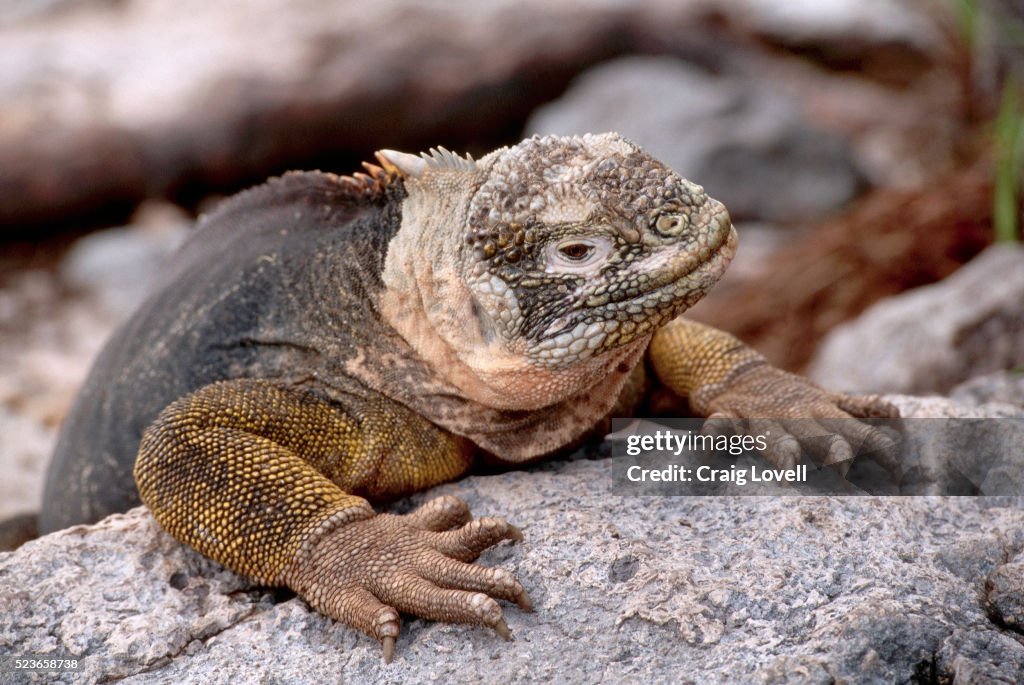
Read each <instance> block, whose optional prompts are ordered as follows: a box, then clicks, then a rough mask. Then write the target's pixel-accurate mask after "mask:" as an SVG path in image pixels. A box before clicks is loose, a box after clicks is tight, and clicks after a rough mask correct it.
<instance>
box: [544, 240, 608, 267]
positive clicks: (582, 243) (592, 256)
mask: <svg viewBox="0 0 1024 685" xmlns="http://www.w3.org/2000/svg"><path fill="white" fill-rule="evenodd" d="M611 250H612V244H611V241H609V240H608V239H607V238H605V237H601V236H597V237H587V238H581V237H578V236H573V237H570V238H565V239H563V240H560V241H558V242H557V243H552V244H550V245H548V248H547V267H546V268H545V271H549V272H559V271H570V272H572V271H591V270H593V268H594V267H595V266H600V265H601V264H602V263H603V262H604V259H605V258H606V257H607V256H608V255H609V254H610V253H611Z"/></svg>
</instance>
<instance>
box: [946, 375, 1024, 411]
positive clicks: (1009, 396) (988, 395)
mask: <svg viewBox="0 0 1024 685" xmlns="http://www.w3.org/2000/svg"><path fill="white" fill-rule="evenodd" d="M949 396H950V399H953V400H956V401H957V402H962V403H964V404H983V403H991V402H998V403H1000V404H1012V405H1013V406H1015V407H1024V369H1015V370H1010V371H999V372H997V373H990V374H986V375H984V376H978V377H977V378H972V379H970V380H969V381H965V382H963V383H961V384H960V385H958V386H956V387H955V388H953V391H952V392H951V393H950V395H949Z"/></svg>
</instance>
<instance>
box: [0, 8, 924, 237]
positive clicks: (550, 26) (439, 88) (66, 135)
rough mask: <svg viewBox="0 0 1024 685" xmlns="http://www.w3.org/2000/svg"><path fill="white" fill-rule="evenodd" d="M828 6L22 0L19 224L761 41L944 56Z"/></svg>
mask: <svg viewBox="0 0 1024 685" xmlns="http://www.w3.org/2000/svg"><path fill="white" fill-rule="evenodd" d="M815 4H816V3H809V2H806V1H805V0H804V1H801V2H795V3H794V2H793V1H792V0H791V1H790V2H778V1H777V0H728V1H723V0H683V1H680V0H657V1H655V0H622V1H619V2H611V3H610V2H607V0H572V1H571V2H561V3H551V2H548V1H547V0H488V1H487V2H472V3H458V2H436V1H434V0H392V1H390V2H387V3H382V4H379V5H371V6H366V5H364V4H360V3H344V2H342V3H339V2H319V3H318V2H294V1H293V0H220V1H219V2H195V1H191V2H186V3H181V2H179V3H168V2H165V1H164V0H103V1H100V0H89V1H88V2H86V1H84V0H13V2H12V1H11V0H7V1H6V2H4V3H0V102H2V103H3V108H2V110H0V124H2V125H0V187H2V188H3V189H4V202H2V203H0V227H2V226H5V225H8V226H9V225H22V224H25V223H27V222H30V221H31V222H39V223H43V222H49V221H52V220H55V219H62V220H66V219H67V217H68V215H69V214H73V213H77V212H84V211H97V210H99V209H102V208H104V207H109V206H110V205H114V206H122V207H123V206H124V204H126V203H134V202H138V201H139V200H141V199H143V198H145V197H154V196H170V195H173V194H175V193H178V192H180V191H181V190H182V189H189V188H196V187H198V188H209V187H210V186H211V185H212V186H215V187H216V188H217V189H220V190H224V189H227V188H230V187H237V185H239V184H241V183H244V182H247V181H251V180H252V179H254V178H260V177H262V176H266V175H268V174H269V173H273V172H275V171H279V170H281V169H283V168H288V167H295V166H308V165H310V164H325V163H330V162H331V160H338V159H341V160H345V164H346V165H347V164H348V163H349V160H350V159H351V157H353V156H356V155H360V156H361V155H365V154H367V153H368V152H369V150H372V149H373V147H374V146H376V147H399V148H401V147H421V146H423V147H426V146H430V145H437V144H444V145H448V146H449V147H453V146H457V145H466V144H480V143H483V142H486V145H487V146H489V145H490V143H493V142H497V139H499V138H506V137H507V136H508V131H510V130H512V129H513V128H514V127H518V126H520V125H521V122H522V121H524V120H525V118H526V116H527V115H528V113H529V112H530V110H531V109H532V108H533V107H535V106H536V105H539V104H541V103H543V102H544V101H546V100H549V99H551V98H552V97H554V96H555V95H557V93H559V92H561V91H562V90H564V88H565V85H566V84H567V83H568V81H569V80H570V79H571V78H572V76H573V75H575V74H577V73H579V71H580V70H581V69H583V68H585V67H587V66H590V65H593V64H595V63H596V62H598V61H601V60H604V59H608V58H610V57H612V56H615V55H619V54H623V53H629V52H652V51H657V52H668V53H676V54H693V53H702V54H705V55H708V56H709V58H710V59H711V60H712V61H714V60H719V59H720V56H721V55H722V54H724V53H727V52H729V51H730V50H736V49H737V47H738V48H739V49H744V48H746V49H749V46H750V43H751V41H750V40H749V36H750V34H754V35H755V36H759V37H767V38H769V40H770V41H771V42H772V43H773V44H775V45H778V44H782V45H791V46H794V47H796V48H798V49H799V50H800V51H801V52H804V53H810V54H816V55H835V56H837V58H838V60H839V61H840V62H841V63H843V64H847V65H848V64H857V63H861V64H878V63H882V65H883V67H884V66H889V67H891V69H890V71H899V70H903V69H905V65H907V64H914V63H917V64H925V65H927V64H929V63H930V62H931V58H930V56H929V55H930V53H933V52H934V50H935V47H936V45H943V43H942V41H941V40H938V39H937V38H936V33H937V32H936V31H935V30H934V29H931V30H929V21H928V19H927V18H926V17H924V16H922V14H921V13H920V12H917V11H914V10H913V9H907V8H906V7H905V6H901V4H900V3H895V2H892V0H870V1H865V2H852V1H851V0H830V1H829V2H828V3H826V5H827V6H826V8H825V9H826V11H824V12H823V11H821V9H819V8H817V7H815ZM721 17H725V20H724V21H721V20H718V21H716V19H719V18H721ZM788 27H792V28H791V29H790V28H788ZM892 46H896V47H898V48H901V50H900V51H898V52H897V53H896V54H898V57H899V58H898V59H895V60H894V59H892V58H891V56H892V55H893V54H894V51H893V50H891V49H888V48H890V47H892ZM879 48H885V49H882V50H880V49H879ZM908 52H909V56H910V58H911V59H907V58H906V54H907V53H908ZM764 54H765V55H766V57H767V55H768V54H769V52H768V51H765V52H764ZM125 55H131V56H132V58H131V59H125V58H124V56H125ZM883 70H884V69H883ZM297 131H300V132H301V135H296V132H297ZM487 141H489V142H487ZM368 148H369V149H368ZM477 151H479V150H477ZM325 160H326V161H325Z"/></svg>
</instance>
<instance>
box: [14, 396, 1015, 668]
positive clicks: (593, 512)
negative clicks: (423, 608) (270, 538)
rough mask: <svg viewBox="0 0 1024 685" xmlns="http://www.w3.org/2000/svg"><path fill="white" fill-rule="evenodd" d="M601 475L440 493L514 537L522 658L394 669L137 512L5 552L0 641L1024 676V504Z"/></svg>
mask: <svg viewBox="0 0 1024 685" xmlns="http://www.w3.org/2000/svg"><path fill="white" fill-rule="evenodd" d="M893 399H894V401H897V402H900V403H903V407H904V410H905V411H907V410H909V409H910V404H909V403H908V402H909V401H908V402H904V401H903V400H902V399H901V398H893ZM930 402H931V403H932V404H931V406H932V407H933V408H934V409H935V410H937V411H945V412H946V413H947V414H952V413H955V411H954V409H953V408H951V407H949V406H946V407H945V408H944V409H943V406H942V404H941V403H940V402H939V401H938V400H932V401H930ZM946 405H949V403H948V402H947V403H946ZM609 474H610V464H609V460H590V459H576V460H569V461H558V462H552V463H547V464H543V465H538V466H536V467H534V468H531V469H528V470H525V471H518V472H511V473H506V474H500V475H493V476H477V477H472V478H467V479H465V480H463V481H461V482H459V483H454V484H449V485H446V486H442V487H440V488H437V489H435V490H433V491H432V492H431V493H429V495H430V496H435V495H438V494H442V493H451V494H455V495H457V496H460V497H463V498H465V499H466V500H467V501H468V502H469V504H470V506H471V507H472V508H473V511H474V512H475V513H476V514H477V515H503V516H506V517H508V518H509V519H510V520H512V521H514V522H515V523H517V524H518V525H520V526H521V527H522V528H523V531H524V533H525V536H526V540H525V541H524V542H523V543H517V544H508V543H504V544H502V545H500V546H498V547H497V548H494V549H492V550H489V551H488V552H486V553H485V554H484V555H483V557H482V562H483V563H485V564H487V565H498V564H500V565H502V566H504V567H506V568H509V569H510V570H512V571H514V572H515V573H516V574H518V576H519V578H520V579H521V580H522V582H523V583H524V585H525V586H526V588H527V589H528V591H529V592H530V594H531V596H532V597H533V599H534V602H535V604H536V608H537V611H536V613H533V614H524V613H522V612H520V611H519V610H518V609H516V608H514V607H507V608H506V616H507V619H508V622H509V625H510V626H511V628H512V630H513V632H514V634H515V641H514V642H510V643H506V642H503V641H502V640H501V639H500V638H498V637H497V636H496V635H494V634H493V633H491V632H489V631H486V630H483V629H480V628H475V627H467V626H453V625H444V624H439V623H432V622H428V621H423V620H418V619H416V620H413V619H409V618H407V619H406V623H405V625H404V627H403V633H402V636H401V638H400V640H399V642H398V654H397V656H396V659H395V662H394V663H393V664H391V665H389V666H386V665H384V664H383V663H382V661H381V659H380V647H379V645H377V644H376V643H375V642H374V641H372V640H371V639H369V638H367V637H365V636H363V635H361V634H358V633H356V632H355V631H353V630H350V629H348V628H345V627H343V626H341V625H338V624H336V623H334V622H333V621H330V620H328V619H326V618H323V617H321V616H319V615H317V614H315V613H313V612H311V611H310V610H309V608H308V607H307V606H306V604H305V603H304V602H303V601H302V600H300V599H297V598H294V597H290V596H289V595H288V594H287V593H282V592H271V591H267V590H264V589H260V588H252V587H251V586H250V585H249V584H247V583H246V582H245V581H244V580H243V579H241V578H240V577H238V576H236V575H235V574H233V573H231V572H229V571H226V570H224V569H223V568H222V567H220V566H219V565H218V564H215V563H213V562H211V561H208V560H206V559H204V558H202V557H201V556H200V555H198V554H197V553H195V552H193V551H191V550H189V549H187V548H185V547H184V546H182V545H180V544H178V543H176V542H175V541H174V540H173V539H171V538H170V537H169V536H168V535H167V534H165V533H163V532H162V531H161V529H160V528H159V526H158V525H157V524H156V523H155V522H154V521H153V519H152V517H151V516H150V514H149V513H148V511H147V510H146V509H145V508H139V509H135V510H133V511H131V512H129V513H128V514H126V515H119V516H113V517H110V518H108V519H106V520H104V521H102V522H100V523H98V524H96V525H94V526H80V527H76V528H71V529H68V530H66V531H61V532H58V533H55V534H52V535H49V536H46V537H44V538H41V539H39V540H37V541H34V542H31V543H28V544H26V545H25V546H23V547H22V548H21V549H19V550H17V551H16V552H13V553H8V554H0V596H2V597H4V603H3V606H2V607H0V644H4V645H5V653H8V654H25V653H34V654H50V653H64V654H73V655H76V656H78V657H80V658H81V659H83V661H84V673H80V674H64V675H62V676H56V675H50V676H44V675H41V676H39V677H37V678H35V682H67V683H72V682H96V681H110V680H117V679H123V680H124V682H128V683H175V684H181V683H225V684H226V683H238V682H261V683H313V682H346V683H349V682H396V683H397V682H402V683H435V682H453V681H458V682H481V681H482V682H510V683H519V682H535V681H547V680H558V681H560V682H569V683H584V682H587V683H591V682H608V683H613V682H651V683H678V682H693V683H732V682H754V683H773V684H774V683H831V682H857V683H891V682H921V681H930V680H933V679H935V678H939V679H943V678H945V679H950V678H953V677H954V676H955V677H956V682H958V683H960V682H964V683H989V682H1006V683H1012V682H1018V681H1019V679H1020V678H1021V677H1022V676H1024V643H1022V641H1021V637H1020V634H1019V633H1018V632H1017V631H1018V630H1019V623H1018V621H1019V617H1020V616H1021V608H1020V597H1021V596H1022V592H1024V584H1022V578H1024V571H1022V569H1024V555H1021V550H1022V549H1024V509H1022V508H1021V507H1022V506H1024V497H1019V496H1017V497H1002V498H983V497H978V498H965V497H959V498H939V497H928V498H879V497H849V498H839V497H804V498H788V497H708V498H692V497H689V498H668V497H625V496H618V495H614V494H612V493H610V492H609V485H608V484H609ZM425 499H426V496H425V495H420V496H417V497H415V498H412V500H411V501H407V502H403V503H399V505H398V507H397V508H399V509H405V508H408V507H409V506H412V505H413V504H416V503H419V502H422V501H424V500H425ZM9 677H10V674H6V673H5V674H0V679H2V678H9ZM31 680H32V679H31V678H24V679H23V680H21V681H17V682H25V681H31ZM4 682H7V681H4Z"/></svg>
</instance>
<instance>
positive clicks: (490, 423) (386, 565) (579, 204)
mask: <svg viewBox="0 0 1024 685" xmlns="http://www.w3.org/2000/svg"><path fill="white" fill-rule="evenodd" d="M378 160H379V162H380V164H381V167H376V166H372V165H367V169H368V171H369V175H363V174H356V175H355V176H352V177H338V176H334V175H331V174H324V173H318V172H311V173H290V174H287V175H285V176H284V177H282V178H278V179H274V180H271V181H269V182H268V183H266V184H264V185H262V186H259V187H257V188H254V189H252V190H249V191H247V192H245V193H242V194H240V195H238V196H236V197H234V198H232V199H231V200H228V201H226V202H224V203H223V204H222V205H221V206H220V207H218V208H217V210H216V211H214V212H213V213H212V214H211V215H209V216H207V217H204V218H203V219H202V220H201V221H200V223H199V227H198V229H197V230H196V232H195V233H194V235H192V236H191V238H190V239H189V240H188V241H187V243H186V244H185V245H184V246H183V248H182V249H181V250H180V252H179V253H178V254H177V255H176V256H175V258H174V260H173V263H172V265H171V268H170V269H169V272H168V273H167V275H166V276H165V278H164V279H163V281H162V285H161V286H160V287H159V288H158V289H157V290H156V292H155V294H154V295H153V296H151V297H150V298H149V299H148V300H147V301H146V303H145V304H144V305H143V306H142V307H141V309H140V310H139V311H138V312H137V313H136V314H135V315H134V316H133V317H132V318H131V319H130V320H129V321H128V322H127V323H126V324H124V325H123V326H121V327H120V328H119V329H118V331H117V332H116V333H115V334H114V336H113V337H112V339H111V340H110V342H109V343H108V344H107V346H106V348H105V349H104V351H103V353H102V354H101V356H100V358H99V359H98V361H97V362H96V365H95V367H94V368H93V370H92V373H91V375H90V376H89V379H88V380H87V382H86V384H85V387H84V388H83V390H82V392H81V394H80V396H79V398H78V401H77V403H76V404H75V406H74V408H73V410H72V412H71V414H70V415H69V417H68V419H67V421H66V423H65V425H64V427H63V432H62V434H61V437H60V441H59V444H58V447H57V450H56V455H55V457H54V461H53V464H52V465H51V468H50V472H49V476H48V480H47V485H46V492H45V501H44V513H43V515H42V518H41V527H42V529H43V530H44V531H47V530H54V529H57V528H61V527H64V526H67V525H71V524H75V523H81V522H85V521H93V520H96V519H99V518H100V517H102V516H105V515H107V514H109V513H112V512H117V511H123V510H125V509H127V508H128V507H131V506H133V505H135V504H137V503H138V502H139V498H140V495H141V501H143V502H145V503H146V504H147V505H148V506H149V507H150V509H151V510H152V512H153V514H154V516H155V517H156V518H157V520H158V521H159V522H160V523H161V524H162V525H163V526H164V527H165V528H166V529H167V530H168V531H169V532H170V533H171V534H172V535H174V536H175V537H177V538H178V539H180V540H182V541H183V542H186V543H188V544H190V545H192V546H193V547H195V548H196V549H198V550H199V551H201V552H202V553H204V554H206V555H208V556H210V557H212V558H213V559H216V560H217V561H220V562H222V563H224V564H225V565H227V566H229V567H230V568H232V569H235V570H236V571H239V572H241V573H243V574H245V575H247V576H249V577H251V578H252V579H254V580H256V581H258V582H260V583H266V584H272V585H285V586H288V587H290V588H292V589H294V590H295V591H296V592H298V593H299V594H300V595H301V596H302V597H304V598H305V599H306V600H307V601H308V602H309V603H310V604H311V605H313V606H314V607H315V608H316V609H318V610H319V611H321V612H323V613H325V614H327V615H329V616H332V617H334V618H336V619H338V620H341V621H344V622H345V623H347V624H349V625H352V626H354V627H356V628H359V629H361V630H363V631H365V632H367V633H368V634H370V635H372V636H374V637H376V638H377V639H379V640H381V641H382V642H383V643H384V647H385V656H386V657H387V658H389V659H390V657H391V654H392V651H393V649H394V640H395V638H396V637H397V635H398V631H399V619H398V611H405V612H408V613H412V614H416V615H418V616H422V617H426V618H431V619H436V620H445V621H456V622H466V623H482V624H486V625H489V626H491V627H493V628H495V629H496V630H497V631H498V632H499V633H501V634H502V635H505V636H507V635H508V629H507V627H506V625H505V622H504V619H503V617H502V610H501V608H500V606H499V604H498V603H497V602H496V601H495V599H500V600H509V601H514V602H517V603H518V604H519V605H520V606H522V607H524V608H529V606H530V604H529V600H528V598H527V595H526V593H525V591H524V590H523V587H522V586H521V585H520V584H519V582H518V581H516V579H515V578H514V577H512V575H511V574H510V573H508V572H507V571H505V570H503V569H500V568H484V567H480V566H477V565H475V564H471V563H469V562H471V561H472V560H473V559H475V558H476V557H477V556H478V555H479V553H480V552H481V551H483V550H484V549H486V548H487V547H489V546H491V545H493V544H494V543H496V542H498V541H499V540H502V539H508V538H516V537H518V535H519V534H518V531H517V530H516V529H515V528H514V527H512V526H511V525H509V524H508V523H506V522H505V521H504V520H501V519H487V518H485V519H478V520H470V514H469V511H468V509H467V507H466V505H465V504H463V503H462V502H461V501H459V500H457V499H456V498H454V497H442V498H439V499H435V500H433V501H431V502H429V503H428V504H426V505H425V506H423V507H422V508H420V509H419V510H418V511H416V512H414V513H412V514H409V515H406V516H394V515H388V514H375V513H374V510H373V509H372V508H371V504H370V503H371V502H375V501H386V500H388V499H391V498H394V497H398V496H401V495H405V494H408V493H412V492H416V491H419V490H424V489H426V488H429V487H431V486H433V485H436V484H438V483H442V482H445V481H448V480H451V479H454V478H457V477H458V476H460V475H461V474H463V473H464V472H465V471H466V470H467V469H468V468H469V467H470V464H471V463H472V461H473V459H474V457H475V456H477V455H480V454H487V455H488V456H489V457H490V458H496V459H500V460H504V461H507V462H524V461H527V460H531V459H534V458H537V457H541V456H544V455H548V454H551V453H553V452H558V451H559V450H564V449H566V448H568V447H571V446H572V445H574V444H575V443H577V442H578V441H579V440H580V439H581V438H582V437H583V436H584V435H586V434H587V433H588V432H590V431H593V430H594V429H595V428H597V427H600V426H602V425H604V420H605V419H606V418H607V417H609V416H610V415H614V414H619V415H625V414H626V413H627V412H629V411H630V410H631V409H632V408H633V407H635V406H637V403H638V402H641V401H643V395H644V393H645V392H650V391H652V389H653V390H655V391H657V392H659V393H661V394H662V395H665V394H667V395H668V396H670V397H672V398H675V401H676V402H678V405H679V407H680V410H682V409H683V408H685V407H687V406H688V407H689V408H690V409H692V410H693V411H695V412H698V413H700V414H702V415H705V416H708V415H717V416H728V417H734V416H735V417H754V418H768V419H773V420H779V421H781V423H780V424H779V425H783V426H784V425H785V419H787V418H795V417H818V418H824V419H828V418H842V417H849V415H850V414H852V415H854V416H858V417H865V416H879V415H891V414H892V413H893V411H894V410H893V409H892V408H891V407H890V406H889V405H887V404H885V403H884V402H881V401H879V400H878V399H877V398H851V397H846V396H843V395H837V394H833V393H829V392H826V391H824V390H822V389H820V388H818V387H817V386H814V385H812V384H810V383H809V382H808V381H805V380H803V379H801V378H799V377H797V376H793V375H790V374H787V373H784V372H782V371H779V370H777V369H775V368H773V367H771V366H770V365H768V364H767V363H766V362H765V361H764V360H763V358H762V357H760V356H759V355H758V354H757V353H755V352H753V351H752V350H750V349H749V348H747V347H745V346H744V345H743V344H742V343H740V342H739V341H737V340H736V339H735V338H733V337H731V336H729V335H728V334H725V333H722V332H720V331H717V330H715V329H712V328H709V327H707V326H703V325H700V324H696V323H692V322H688V321H686V320H684V319H681V318H678V317H679V315H680V314H681V313H682V312H683V311H684V310H685V309H687V308H688V307H689V306H690V305H692V304H693V303H695V302H696V301H697V300H698V299H700V298H701V297H702V296H703V295H704V294H705V293H706V292H707V291H708V289H709V288H710V287H711V286H712V285H713V284H714V283H715V281H716V280H717V279H718V278H719V277H720V276H721V275H722V273H723V271H724V270H725V268H726V266H727V265H728V263H729V261H730V259H731V258H732V255H733V252H734V250H735V247H736V234H735V231H734V230H733V228H732V226H731V224H730V221H729V218H728V215H727V213H726V211H725V208H724V207H723V206H722V205H721V204H720V203H718V202H716V201H715V200H712V199H710V198H708V197H707V195H706V194H705V193H704V190H703V189H702V188H700V187H699V186H697V185H695V184H693V183H691V182H689V181H686V180H684V179H682V178H680V177H679V176H678V175H676V174H675V173H674V172H673V171H672V170H671V169H669V168H668V167H667V166H665V165H664V164H662V163H660V162H658V161H657V160H655V159H653V158H651V157H650V156H649V155H647V154H646V153H644V152H643V151H642V150H640V149H639V148H638V147H636V146H635V145H634V144H632V143H630V142H629V141H626V140H624V139H622V138H620V137H619V136H617V135H615V134H603V135H586V136H582V137H574V138H561V137H546V138H536V137H535V138H531V139H529V140H525V141H523V142H521V143H519V144H518V145H516V146H514V147H510V148H503V149H500V150H497V151H495V152H493V153H491V154H489V155H487V156H486V157H484V158H482V159H480V160H478V161H472V160H471V159H469V158H462V157H458V156H455V155H453V154H451V153H449V152H447V151H445V150H435V151H434V152H433V153H432V154H430V155H424V156H422V157H414V156H412V155H406V154H402V153H397V152H392V151H383V152H380V153H378ZM645 354H646V363H645V362H644V360H645ZM645 368H646V369H647V371H648V373H646V374H645ZM650 372H653V373H650ZM844 425H847V426H855V428H853V429H852V430H854V432H856V433H857V434H856V435H850V436H846V437H848V438H851V439H852V438H856V440H857V441H858V442H860V441H863V440H865V439H866V440H881V439H882V437H881V436H880V435H877V434H875V433H874V432H873V430H872V429H869V428H867V427H866V426H864V425H863V424H859V423H857V422H846V423H845V424H844ZM857 426H859V428H858V427H857ZM777 434H778V435H779V439H778V440H776V441H775V442H773V443H772V444H771V445H770V449H769V450H768V454H767V456H768V458H769V459H771V460H772V461H774V462H775V463H777V464H780V465H784V464H788V463H791V462H792V460H793V459H794V458H795V450H796V446H797V443H796V439H794V438H793V437H789V436H784V431H781V430H780V431H777ZM795 437H796V438H799V437H800V436H799V435H796V436H795ZM849 455H850V448H849V445H848V444H847V441H846V440H844V439H842V436H840V438H837V439H836V440H834V441H833V442H832V445H831V448H830V452H829V454H828V460H829V461H833V462H836V461H842V460H844V459H847V458H849ZM133 469H134V477H133ZM136 483H137V484H138V490H137V491H136Z"/></svg>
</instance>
